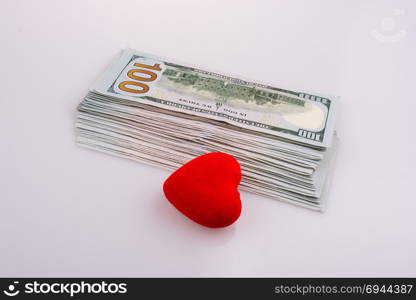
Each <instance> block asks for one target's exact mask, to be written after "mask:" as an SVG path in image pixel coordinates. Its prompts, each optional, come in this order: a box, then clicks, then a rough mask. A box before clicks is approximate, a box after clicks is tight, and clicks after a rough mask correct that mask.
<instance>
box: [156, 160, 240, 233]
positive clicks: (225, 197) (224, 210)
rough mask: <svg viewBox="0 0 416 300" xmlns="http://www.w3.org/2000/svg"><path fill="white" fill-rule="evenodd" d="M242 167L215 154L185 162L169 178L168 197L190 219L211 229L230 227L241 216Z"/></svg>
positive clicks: (166, 194) (167, 185)
mask: <svg viewBox="0 0 416 300" xmlns="http://www.w3.org/2000/svg"><path fill="white" fill-rule="evenodd" d="M240 180H241V169H240V164H239V163H238V162H237V160H236V159H235V158H234V157H232V156H231V155H229V154H225V153H221V152H213V153H208V154H204V155H201V156H199V157H197V158H195V159H193V160H191V161H190V162H188V163H186V164H185V165H183V166H182V167H180V168H179V169H178V170H176V171H175V172H174V173H173V174H172V175H170V176H169V178H168V179H166V181H165V183H164V184H163V191H164V192H165V196H166V198H167V199H168V200H169V201H170V203H172V204H173V206H175V207H176V208H177V209H178V210H179V211H180V212H182V213H183V214H184V215H185V216H187V217H188V218H190V219H191V220H193V221H195V222H197V223H199V224H201V225H204V226H207V227H212V228H219V227H225V226H228V225H231V224H232V223H234V222H235V221H236V220H237V219H238V217H239V216H240V214H241V200H240V193H239V192H238V190H237V187H238V185H239V183H240Z"/></svg>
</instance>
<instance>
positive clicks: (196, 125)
mask: <svg viewBox="0 0 416 300" xmlns="http://www.w3.org/2000/svg"><path fill="white" fill-rule="evenodd" d="M335 101H336V99H335V97H331V96H324V95H320V94H316V93H309V92H308V93H307V92H303V91H300V90H291V89H282V88H277V87H273V86H270V85H267V84H261V83H256V82H251V81H248V80H243V79H240V78H236V77H232V76H225V75H222V74H218V73H214V72H210V71H206V70H204V69H200V68H196V67H191V66H187V65H184V64H179V63H176V62H173V61H172V60H167V59H163V58H160V57H156V56H153V55H149V54H145V53H141V52H138V51H135V50H130V49H129V50H124V51H123V52H122V53H121V54H120V55H119V56H118V57H117V58H116V59H115V60H114V61H113V62H112V63H111V65H110V66H109V67H108V68H107V70H106V71H105V72H104V74H103V75H102V76H101V77H100V78H99V79H98V81H97V82H96V83H95V84H94V85H93V86H92V88H91V89H90V91H89V92H88V94H87V95H86V97H85V98H84V100H83V101H82V102H81V104H80V105H79V106H78V116H77V122H76V128H77V143H78V144H79V145H81V146H83V147H87V148H91V149H95V150H98V151H101V152H105V153H109V154H113V155H116V156H120V157H124V158H129V159H133V160H137V161H140V162H145V163H148V164H151V165H154V166H157V167H162V168H167V169H170V170H174V169H176V168H178V167H180V166H181V165H183V164H185V163H186V162H188V161H189V160H191V159H193V158H195V157H197V156H199V155H202V154H204V153H208V152H217V151H220V152H226V153H228V154H231V155H233V156H234V157H235V158H236V159H237V160H238V161H239V163H240V165H241V169H242V173H243V178H242V181H241V185H240V188H241V189H242V190H246V191H249V192H252V193H255V194H259V195H263V196H266V197H269V198H273V199H278V200H282V201H287V202H291V203H294V204H299V205H302V206H306V207H309V208H312V209H316V210H321V209H322V208H323V204H324V202H325V198H326V197H327V194H328V186H329V183H328V179H329V177H330V176H329V175H328V173H329V171H330V170H331V166H332V161H333V160H334V159H333V157H334V148H335V144H336V143H335V142H336V138H334V137H335V131H334V111H335V110H334V109H335Z"/></svg>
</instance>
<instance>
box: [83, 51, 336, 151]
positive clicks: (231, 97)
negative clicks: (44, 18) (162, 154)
mask: <svg viewBox="0 0 416 300" xmlns="http://www.w3.org/2000/svg"><path fill="white" fill-rule="evenodd" d="M91 90H92V91H93V92H97V93H100V94H103V95H106V96H110V97H117V98H124V99H128V100H131V101H136V102H140V103H141V104H146V105H151V106H156V107H159V108H163V109H166V110H170V111H177V112H181V113H186V114H191V115H195V116H199V117H205V118H209V119H214V120H217V121H224V122H226V123H229V124H232V125H235V126H238V127H241V128H246V129H250V130H253V131H256V132H263V133H266V134H270V135H273V136H277V137H280V138H283V139H289V140H291V141H296V142H298V143H303V144H306V145H310V146H312V147H318V148H326V147H329V146H330V145H331V139H332V136H333V132H334V110H335V102H336V99H335V98H334V97H329V96H322V95H318V94H311V93H305V92H302V91H295V90H288V89H282V88H278V87H273V86H270V85H267V84H261V83H256V82H251V81H248V80H244V79H240V78H236V77H232V76H226V75H222V74H218V73H215V72H211V71H207V70H203V69H199V68H196V67H192V66H187V65H183V64H178V63H176V62H173V61H172V60H170V59H169V60H167V59H163V58H160V57H157V56H153V55H150V54H145V53H142V52H138V51H135V50H131V49H127V50H124V51H123V52H122V53H121V55H120V56H119V57H118V58H116V59H115V61H114V62H113V63H112V64H111V65H110V66H109V68H108V69H107V70H106V71H105V72H104V74H103V75H102V77H101V78H100V79H99V80H98V81H97V82H96V83H95V84H94V85H93V87H92V89H91Z"/></svg>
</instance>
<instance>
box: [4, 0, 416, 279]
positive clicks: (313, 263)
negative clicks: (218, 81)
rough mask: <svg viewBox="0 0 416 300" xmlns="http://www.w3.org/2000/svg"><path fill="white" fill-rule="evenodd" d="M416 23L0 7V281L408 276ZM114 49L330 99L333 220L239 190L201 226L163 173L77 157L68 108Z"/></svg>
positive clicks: (400, 9) (382, 17)
mask: <svg viewBox="0 0 416 300" xmlns="http://www.w3.org/2000/svg"><path fill="white" fill-rule="evenodd" d="M415 10H416V4H415V2H414V1H242V0H240V1H225V0H222V1H194V0H189V1H154V0H152V1H149V0H148V1H98V0H97V1H85V0H84V1H54V0H51V1H16V0H10V1H4V0H3V1H1V4H0V39H1V45H0V82H1V106H0V109H1V117H0V141H1V147H0V154H1V155H0V276H11V277H16V276H416V255H415V253H416V218H415V214H416V197H415V193H414V189H415V185H416V183H415V179H416V177H415V167H416V159H415V154H416V143H415V142H414V138H415V129H416V126H415V125H416V122H415V118H416V117H415V113H416V104H415V102H416V99H415V92H414V91H415V90H414V85H415V69H416V68H415V67H416V64H415V61H416V60H415V56H414V55H415V53H416V49H415V48H416V47H415V45H416V42H415V25H416V21H415V20H416V12H415ZM377 32H378V34H377ZM380 34H381V38H380ZM391 36H393V37H394V38H395V39H396V41H393V42H386V39H389V37H391ZM125 47H131V48H136V49H138V50H140V51H144V52H148V53H153V54H155V55H159V56H164V57H170V58H173V59H176V60H178V61H186V62H189V63H190V64H194V65H199V66H205V67H208V68H210V69H214V70H219V71H222V72H225V73H227V72H228V73H234V74H240V75H242V76H243V77H246V78H253V79H255V80H258V81H266V82H271V83H274V84H276V85H282V86H289V87H290V86H293V87H299V88H302V89H309V90H314V91H318V92H322V93H329V94H334V95H339V96H341V102H340V105H339V110H338V115H337V130H338V133H339V137H340V148H339V155H338V159H337V165H336V169H335V173H334V178H333V183H332V188H331V194H330V199H329V201H328V208H327V211H326V212H325V213H323V214H322V213H317V212H314V211H309V210H307V209H303V208H300V207H296V206H292V205H289V204H285V203H282V202H278V201H273V200H270V199H266V198H262V197H258V196H254V195H251V194H249V193H245V192H242V193H241V197H242V201H243V213H242V215H241V217H240V219H239V220H238V221H237V223H235V224H234V225H233V226H231V227H228V228H225V229H221V230H212V229H207V228H203V227H201V226H199V225H196V224H195V223H192V222H191V221H189V220H188V219H186V218H184V217H183V216H182V215H181V214H180V213H179V212H177V211H176V210H175V209H174V208H173V207H172V206H171V205H170V204H169V203H168V202H167V201H166V200H165V198H164V196H163V194H162V184H163V182H164V180H165V179H166V178H167V177H168V176H169V172H167V171H164V170H159V169H157V168H153V167H149V166H146V165H143V164H140V163H137V162H133V161H129V160H124V159H120V158H116V157H112V156H109V155H105V154H101V153H98V152H94V151H90V150H85V149H82V148H79V147H78V146H76V145H75V142H74V120H75V115H76V106H77V104H78V103H79V102H80V101H81V100H82V97H83V96H84V95H85V94H86V92H87V90H88V87H89V86H90V85H91V84H92V83H93V81H94V80H95V79H96V78H97V76H98V75H99V74H100V73H101V72H102V71H103V70H104V69H105V67H106V66H107V65H108V63H109V62H110V61H111V59H112V58H113V57H114V56H115V55H116V54H117V53H118V52H119V51H120V49H122V48H125Z"/></svg>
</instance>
